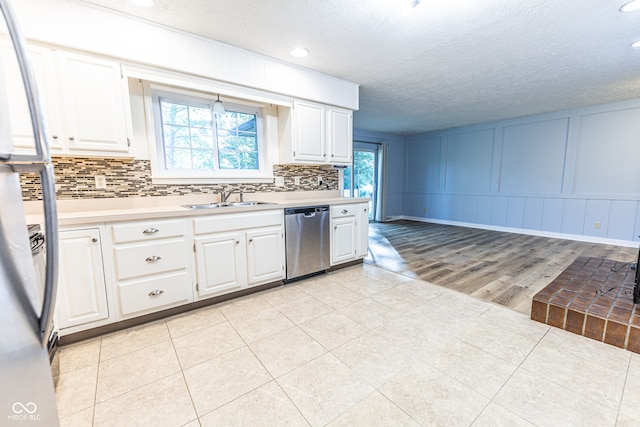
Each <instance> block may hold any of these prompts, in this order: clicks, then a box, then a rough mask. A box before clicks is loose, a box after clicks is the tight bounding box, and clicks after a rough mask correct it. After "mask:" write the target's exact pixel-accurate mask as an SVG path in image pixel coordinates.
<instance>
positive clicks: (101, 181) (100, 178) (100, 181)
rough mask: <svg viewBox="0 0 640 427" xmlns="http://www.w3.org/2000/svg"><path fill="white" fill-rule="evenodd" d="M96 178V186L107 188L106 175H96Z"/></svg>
mask: <svg viewBox="0 0 640 427" xmlns="http://www.w3.org/2000/svg"><path fill="white" fill-rule="evenodd" d="M94 179H95V181H96V188H98V189H103V190H104V189H105V188H107V178H106V177H105V176H104V175H96V176H95V177H94Z"/></svg>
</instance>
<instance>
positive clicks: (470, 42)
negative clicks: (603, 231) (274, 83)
mask: <svg viewBox="0 0 640 427" xmlns="http://www.w3.org/2000/svg"><path fill="white" fill-rule="evenodd" d="M83 1H86V2H88V3H92V4H94V5H99V6H102V7H106V8H109V9H113V10H116V11H118V12H121V13H125V14H129V15H133V16H136V17H140V18H143V19H146V20H149V21H153V22H156V23H159V24H163V25H167V26H170V27H174V28H178V29H181V30H184V31H187V32H190V33H194V34H199V35H201V36H204V37H207V38H211V39H214V40H218V41H221V42H225V43H228V44H231V45H234V46H238V47H241V48H244V49H247V50H250V51H253V52H257V53H260V54H263V55H266V56H269V57H272V58H276V59H279V60H283V61H286V62H290V63H293V64H297V65H300V66H303V67H306V68H310V69H313V70H317V71H320V72H323V73H326V74H330V75H333V76H336V77H339V78H342V79H345V80H349V81H352V82H355V83H358V84H360V110H359V111H357V112H356V113H355V116H354V126H355V127H356V128H357V129H362V130H369V131H380V132H389V133H402V134H407V133H415V132H423V131H428V130H435V129H444V128H449V127H455V126H462V125H467V124H473V123H481V122H486V121H492V120H499V119H505V118H512V117H519V116H526V115H531V114H537V113H543V112H549V111H557V110H561V109H566V108H574V107H580V106H586V105H594V104H601V103H606V102H612V101H618V100H624V99H630V98H640V48H635V49H634V48H631V47H630V46H629V45H630V44H631V43H632V42H634V41H636V40H640V11H636V12H631V13H626V14H623V13H621V12H619V11H618V9H619V8H620V6H621V5H622V4H624V3H625V1H626V0H588V1H587V0H422V2H421V3H420V4H419V5H418V6H417V7H416V8H415V9H414V11H413V13H412V14H410V15H408V16H405V15H403V13H402V12H401V7H400V5H401V4H402V3H403V1H404V0H262V1H258V0H155V6H154V7H153V8H143V7H139V6H134V5H132V4H130V3H129V1H127V0H83ZM295 46H304V47H306V48H308V49H309V50H310V52H311V54H310V55H309V56H308V57H306V58H303V59H296V58H293V57H291V56H290V55H289V51H290V50H291V48H293V47H295Z"/></svg>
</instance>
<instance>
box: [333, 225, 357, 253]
mask: <svg viewBox="0 0 640 427" xmlns="http://www.w3.org/2000/svg"><path fill="white" fill-rule="evenodd" d="M354 259H356V218H355V217H353V216H350V217H346V218H338V219H332V220H331V264H332V265H335V264H340V263H343V262H347V261H352V260H354Z"/></svg>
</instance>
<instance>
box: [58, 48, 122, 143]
mask: <svg viewBox="0 0 640 427" xmlns="http://www.w3.org/2000/svg"><path fill="white" fill-rule="evenodd" d="M59 60H60V72H61V76H62V93H61V94H60V95H61V99H63V100H64V101H65V108H64V116H65V119H66V120H65V129H66V138H67V143H68V145H67V147H68V149H69V151H77V150H83V151H115V152H126V151H127V150H128V144H127V134H126V129H127V127H126V120H125V111H126V106H125V103H124V99H125V98H124V95H123V92H124V91H123V87H124V86H123V81H122V78H121V76H120V64H118V63H117V62H113V61H107V60H102V59H98V58H93V57H87V56H84V55H77V54H73V53H68V52H60V54H59Z"/></svg>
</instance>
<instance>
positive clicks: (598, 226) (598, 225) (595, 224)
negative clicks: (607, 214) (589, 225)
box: [593, 221, 602, 230]
mask: <svg viewBox="0 0 640 427" xmlns="http://www.w3.org/2000/svg"><path fill="white" fill-rule="evenodd" d="M601 225H602V224H601V223H600V221H596V222H595V223H594V224H593V228H595V229H596V230H599V229H600V226H601Z"/></svg>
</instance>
